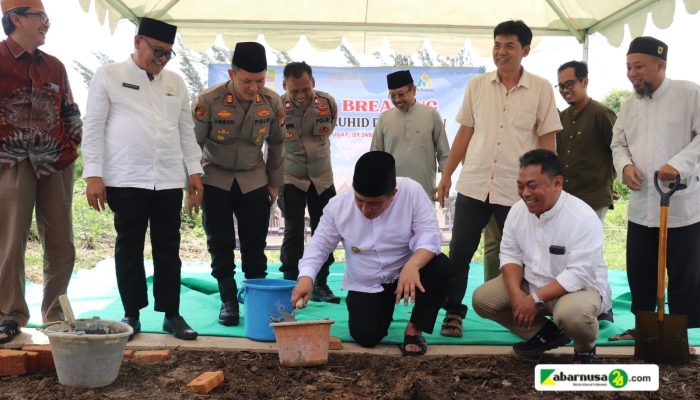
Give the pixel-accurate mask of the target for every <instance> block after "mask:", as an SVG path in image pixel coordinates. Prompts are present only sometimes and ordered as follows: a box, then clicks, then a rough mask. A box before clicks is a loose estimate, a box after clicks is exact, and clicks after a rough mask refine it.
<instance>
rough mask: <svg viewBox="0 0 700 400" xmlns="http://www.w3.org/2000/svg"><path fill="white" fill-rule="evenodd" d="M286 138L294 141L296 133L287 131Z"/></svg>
mask: <svg viewBox="0 0 700 400" xmlns="http://www.w3.org/2000/svg"><path fill="white" fill-rule="evenodd" d="M286 137H287V140H292V139H294V132H291V131H287V135H286Z"/></svg>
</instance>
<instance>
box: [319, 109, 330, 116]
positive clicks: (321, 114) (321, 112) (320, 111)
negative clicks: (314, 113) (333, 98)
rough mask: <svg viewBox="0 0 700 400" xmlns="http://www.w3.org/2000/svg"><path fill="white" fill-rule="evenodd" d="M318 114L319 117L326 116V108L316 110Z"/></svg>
mask: <svg viewBox="0 0 700 400" xmlns="http://www.w3.org/2000/svg"><path fill="white" fill-rule="evenodd" d="M318 116H319V117H327V116H328V109H325V110H320V109H319V110H318Z"/></svg>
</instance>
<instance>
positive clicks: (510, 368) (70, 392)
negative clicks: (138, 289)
mask: <svg viewBox="0 0 700 400" xmlns="http://www.w3.org/2000/svg"><path fill="white" fill-rule="evenodd" d="M565 358H566V359H565ZM565 362H568V358H567V357H562V356H558V357H557V356H544V357H542V358H541V359H538V360H528V359H522V358H519V357H516V356H508V355H506V356H503V355H500V356H425V357H415V358H414V357H397V356H382V355H369V354H343V353H335V352H332V353H331V354H330V357H329V362H328V365H326V366H323V367H313V368H286V367H281V366H280V365H279V362H278V359H277V354H275V353H255V352H210V351H187V350H176V351H174V352H173V356H172V357H171V358H170V359H169V360H168V361H167V362H165V363H160V364H137V363H134V362H131V361H125V362H124V364H123V365H122V368H121V371H120V373H119V377H118V378H117V380H116V382H114V383H113V384H112V385H110V386H107V387H104V388H100V389H75V388H69V387H65V386H62V385H60V384H59V383H58V379H57V377H56V375H55V373H54V372H44V373H38V374H34V375H27V376H22V377H4V378H0V399H169V400H170V399H197V398H205V397H206V398H211V399H331V400H340V399H363V400H371V399H413V400H418V399H426V400H427V399H439V400H446V399H488V400H500V399H611V398H612V399H674V400H675V399H697V398H698V397H699V396H700V361H699V360H697V359H696V360H693V362H692V363H691V364H689V365H685V366H662V367H661V371H660V380H661V388H660V390H659V391H658V392H578V393H573V392H569V393H544V392H536V391H535V390H534V388H533V380H534V378H533V373H534V368H535V365H537V364H538V363H565ZM601 362H602V363H615V364H625V363H634V362H635V361H634V360H632V359H629V358H625V359H613V358H604V359H602V360H601ZM207 370H223V371H224V375H225V380H224V383H223V384H222V385H221V386H219V387H217V388H216V389H214V391H212V392H211V393H209V394H208V395H206V396H202V395H196V394H192V393H189V392H188V391H187V390H186V388H185V385H186V384H187V383H188V382H189V381H191V380H192V379H194V378H195V377H197V376H198V375H199V374H200V373H202V372H204V371H207Z"/></svg>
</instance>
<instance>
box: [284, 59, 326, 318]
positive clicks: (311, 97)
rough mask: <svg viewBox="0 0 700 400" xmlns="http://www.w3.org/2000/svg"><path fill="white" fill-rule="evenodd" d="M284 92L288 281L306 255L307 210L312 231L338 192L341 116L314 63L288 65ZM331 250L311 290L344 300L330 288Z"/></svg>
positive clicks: (315, 297) (314, 297) (323, 299)
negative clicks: (335, 141)
mask: <svg viewBox="0 0 700 400" xmlns="http://www.w3.org/2000/svg"><path fill="white" fill-rule="evenodd" d="M283 75H284V83H283V86H284V89H285V90H286V92H285V93H284V94H283V95H282V102H283V103H284V111H285V125H286V132H287V133H286V136H285V140H284V157H285V161H284V186H283V187H282V189H281V190H282V191H281V193H280V196H279V198H278V199H277V204H278V205H279V208H280V210H282V213H283V214H284V239H283V241H282V249H281V251H280V259H281V260H282V267H281V268H280V271H282V273H283V274H284V279H289V280H293V281H296V280H297V278H298V277H299V260H300V259H301V257H302V256H303V255H304V229H305V221H304V214H305V211H306V209H307V208H308V210H309V224H310V225H311V234H312V235H313V234H314V232H315V231H316V227H317V226H318V222H319V220H320V219H321V215H323V208H324V207H325V206H326V204H328V200H330V199H331V198H332V197H333V196H335V185H333V167H332V165H331V143H330V139H331V136H332V134H333V129H335V124H336V121H337V119H338V106H337V104H336V102H335V99H334V98H333V96H331V95H330V94H328V93H325V92H322V91H320V90H316V89H315V86H316V82H315V80H314V77H313V72H312V70H311V67H310V66H309V65H308V64H307V63H305V62H303V61H302V62H291V63H289V64H287V65H286V66H285V67H284V71H283ZM333 261H335V259H334V258H333V253H332V252H331V253H330V254H329V255H328V258H327V259H326V262H325V263H323V265H322V266H321V270H320V271H319V273H318V275H317V276H316V279H315V280H314V288H313V292H312V293H311V300H312V301H321V302H328V303H336V304H338V303H340V297H338V296H336V295H334V294H333V291H332V290H331V288H330V287H328V275H329V273H330V272H329V268H330V266H331V264H333Z"/></svg>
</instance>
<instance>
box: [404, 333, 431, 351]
mask: <svg viewBox="0 0 700 400" xmlns="http://www.w3.org/2000/svg"><path fill="white" fill-rule="evenodd" d="M409 344H415V345H416V346H418V347H419V348H420V349H419V350H406V346H407V345H409ZM399 348H401V354H403V355H404V356H422V355H423V354H425V353H426V352H427V351H428V343H427V342H426V341H425V338H424V337H423V335H404V337H403V344H402V345H400V346H399Z"/></svg>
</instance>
